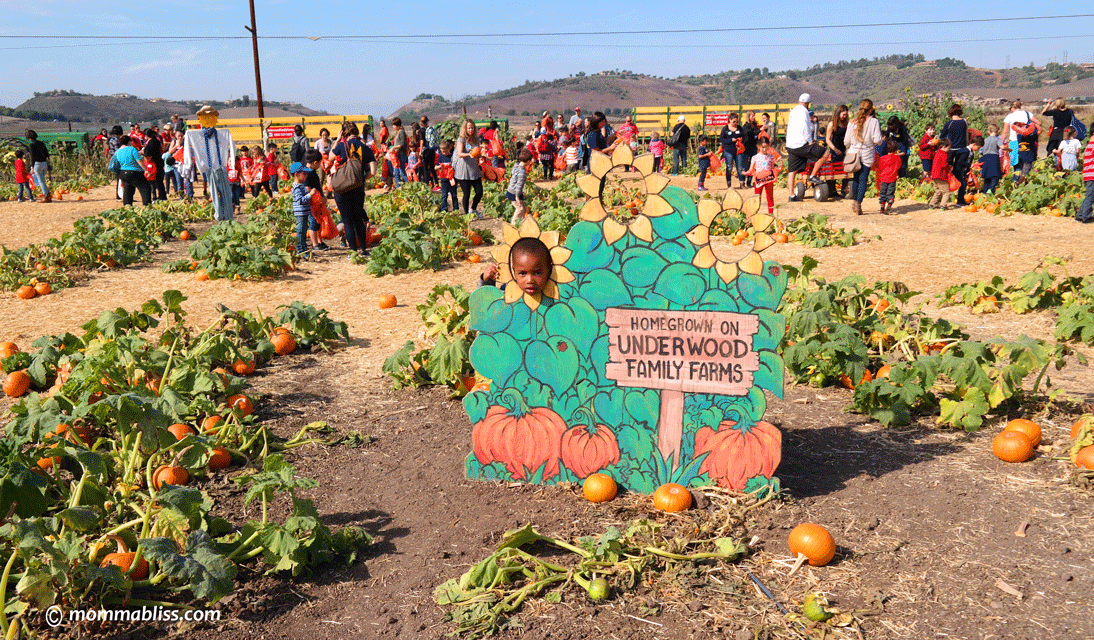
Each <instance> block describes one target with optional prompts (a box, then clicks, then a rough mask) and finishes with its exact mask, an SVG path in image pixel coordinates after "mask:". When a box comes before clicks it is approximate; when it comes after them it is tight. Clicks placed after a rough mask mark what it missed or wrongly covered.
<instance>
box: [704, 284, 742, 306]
mask: <svg viewBox="0 0 1094 640" xmlns="http://www.w3.org/2000/svg"><path fill="white" fill-rule="evenodd" d="M698 307H699V309H701V310H703V311H733V312H735V311H738V310H739V305H738V304H737V301H736V300H734V299H733V297H732V296H730V295H729V293H727V292H725V291H723V290H722V289H710V290H709V291H707V292H706V293H704V294H703V297H702V298H700V299H699V304H698Z"/></svg>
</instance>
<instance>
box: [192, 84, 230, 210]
mask: <svg viewBox="0 0 1094 640" xmlns="http://www.w3.org/2000/svg"><path fill="white" fill-rule="evenodd" d="M219 116H220V112H219V111H217V110H216V109H214V108H212V107H210V106H209V105H206V106H204V107H202V108H201V109H200V110H199V111H198V112H197V118H198V122H199V123H201V128H200V129H188V130H187V131H186V144H185V145H184V147H183V157H182V167H183V169H182V170H183V172H184V173H183V175H187V176H189V177H190V179H191V180H192V179H194V178H195V177H196V173H195V168H196V170H197V171H200V172H201V173H202V175H203V176H204V177H205V184H206V186H207V187H208V189H209V200H210V201H211V202H212V203H213V218H214V219H215V220H217V221H222V220H231V219H232V187H231V185H229V184H228V167H234V166H235V163H236V147H235V143H234V142H233V141H232V133H231V132H230V131H228V130H227V129H217V128H216V126H217V118H218V117H219Z"/></svg>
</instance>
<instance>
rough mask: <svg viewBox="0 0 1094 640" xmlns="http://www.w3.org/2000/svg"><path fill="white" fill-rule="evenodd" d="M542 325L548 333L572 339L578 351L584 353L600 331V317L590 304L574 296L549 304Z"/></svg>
mask: <svg viewBox="0 0 1094 640" xmlns="http://www.w3.org/2000/svg"><path fill="white" fill-rule="evenodd" d="M544 326H545V328H546V329H547V333H548V334H549V335H551V336H553V337H562V338H569V339H570V340H573V341H574V345H575V346H576V347H577V349H578V352H579V353H580V354H586V353H588V352H589V349H590V348H591V347H592V345H593V341H594V340H596V336H597V334H598V333H599V332H600V319H599V318H598V316H597V315H596V309H594V308H593V306H592V305H591V304H589V303H588V302H586V301H584V300H582V299H581V298H574V299H572V300H570V301H568V302H564V303H563V302H560V303H558V304H555V305H553V306H551V308H549V309H548V310H547V314H546V318H545V321H544Z"/></svg>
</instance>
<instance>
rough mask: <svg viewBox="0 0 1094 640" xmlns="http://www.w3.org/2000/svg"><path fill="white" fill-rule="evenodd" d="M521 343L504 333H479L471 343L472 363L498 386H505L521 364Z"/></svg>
mask: <svg viewBox="0 0 1094 640" xmlns="http://www.w3.org/2000/svg"><path fill="white" fill-rule="evenodd" d="M522 355H523V354H522V352H521V348H520V344H519V343H518V342H517V341H516V340H515V339H513V337H512V336H509V335H507V334H504V333H497V334H492V335H485V334H484V335H479V337H477V338H475V342H474V343H473V344H472V345H471V350H470V356H471V365H472V366H474V367H475V370H476V371H478V372H479V373H481V374H482V375H484V376H486V377H487V378H490V379H491V380H493V381H494V384H495V385H497V386H505V383H506V382H507V381H508V380H509V376H511V375H513V373H515V372H516V370H517V369H518V368H519V367H520V365H521V358H522Z"/></svg>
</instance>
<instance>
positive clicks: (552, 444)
mask: <svg viewBox="0 0 1094 640" xmlns="http://www.w3.org/2000/svg"><path fill="white" fill-rule="evenodd" d="M506 393H508V392H506ZM503 400H507V401H509V402H510V403H511V404H513V405H514V408H513V409H510V408H509V407H504V406H499V405H494V406H492V407H490V409H489V410H487V412H486V416H485V417H484V418H483V419H482V420H480V421H478V422H476V423H475V424H474V426H473V427H472V428H471V440H472V442H473V443H474V446H475V457H476V458H478V460H479V462H481V463H482V464H490V463H492V462H500V463H502V464H504V465H505V468H506V469H507V470H508V471H509V473H510V475H512V477H513V478H514V479H515V480H524V479H526V478H528V477H530V476H531V475H533V474H534V473H536V470H538V469H539V468H540V467H543V468H544V469H543V475H542V478H543V479H544V480H547V479H550V478H553V477H555V476H557V475H558V470H559V458H560V456H561V443H562V435H563V434H564V433H565V432H566V423H565V422H564V421H563V420H562V418H561V417H560V416H559V415H558V414H557V413H555V412H554V411H551V410H550V409H548V408H546V407H534V408H529V407H528V406H527V405H526V404H525V403H524V400H523V399H522V398H520V396H519V395H517V394H516V393H512V394H509V395H508V396H503Z"/></svg>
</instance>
